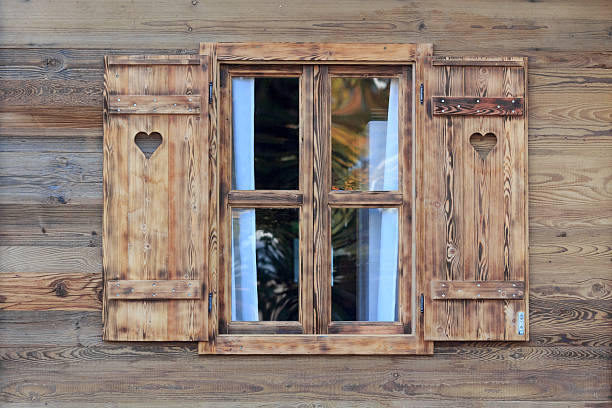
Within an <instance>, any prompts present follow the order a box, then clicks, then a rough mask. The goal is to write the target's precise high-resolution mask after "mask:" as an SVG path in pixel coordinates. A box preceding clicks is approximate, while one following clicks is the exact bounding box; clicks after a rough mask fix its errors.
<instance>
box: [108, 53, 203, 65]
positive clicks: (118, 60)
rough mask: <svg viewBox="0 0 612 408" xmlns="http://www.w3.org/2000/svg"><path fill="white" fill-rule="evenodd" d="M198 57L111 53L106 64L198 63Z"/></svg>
mask: <svg viewBox="0 0 612 408" xmlns="http://www.w3.org/2000/svg"><path fill="white" fill-rule="evenodd" d="M199 64H200V58H199V57H194V56H185V57H179V56H175V55H112V56H109V57H108V65H199Z"/></svg>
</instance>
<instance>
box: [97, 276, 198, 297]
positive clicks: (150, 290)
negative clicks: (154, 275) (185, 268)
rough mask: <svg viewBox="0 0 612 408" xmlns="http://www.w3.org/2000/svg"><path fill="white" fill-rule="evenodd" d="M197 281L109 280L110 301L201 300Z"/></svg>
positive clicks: (107, 286) (108, 293) (108, 294)
mask: <svg viewBox="0 0 612 408" xmlns="http://www.w3.org/2000/svg"><path fill="white" fill-rule="evenodd" d="M200 285H201V284H200V281H197V280H109V281H107V282H106V291H107V296H108V300H109V301H112V300H136V299H150V300H155V299H200V298H201V297H202V288H201V286H200Z"/></svg>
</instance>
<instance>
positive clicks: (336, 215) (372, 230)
mask: <svg viewBox="0 0 612 408" xmlns="http://www.w3.org/2000/svg"><path fill="white" fill-rule="evenodd" d="M331 231H332V320H334V321H368V322H386V321H397V320H398V314H397V303H398V302H397V285H398V273H397V271H398V265H397V263H398V248H399V246H398V234H399V227H398V209H397V208H332V226H331Z"/></svg>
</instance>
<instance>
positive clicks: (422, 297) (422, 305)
mask: <svg viewBox="0 0 612 408" xmlns="http://www.w3.org/2000/svg"><path fill="white" fill-rule="evenodd" d="M424 311H425V297H424V296H423V294H422V293H421V313H423V312H424Z"/></svg>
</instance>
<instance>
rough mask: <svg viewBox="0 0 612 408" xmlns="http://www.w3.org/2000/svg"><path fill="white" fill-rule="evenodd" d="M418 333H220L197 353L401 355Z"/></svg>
mask: <svg viewBox="0 0 612 408" xmlns="http://www.w3.org/2000/svg"><path fill="white" fill-rule="evenodd" d="M420 347H421V346H420V344H419V338H418V337H417V336H407V335H404V334H403V333H402V334H381V335H366V334H323V335H322V334H279V335H275V336H268V335H254V334H253V335H221V336H218V337H217V340H216V342H215V345H214V346H210V345H209V343H207V342H200V343H199V345H198V353H200V354H239V355H250V354H254V355H257V354H259V355H266V354H286V355H291V354H326V355H334V354H339V355H402V354H415V350H418V349H419V348H420Z"/></svg>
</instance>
